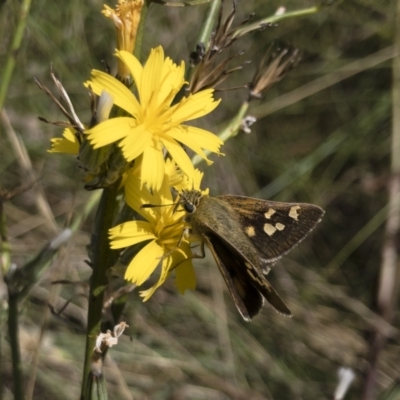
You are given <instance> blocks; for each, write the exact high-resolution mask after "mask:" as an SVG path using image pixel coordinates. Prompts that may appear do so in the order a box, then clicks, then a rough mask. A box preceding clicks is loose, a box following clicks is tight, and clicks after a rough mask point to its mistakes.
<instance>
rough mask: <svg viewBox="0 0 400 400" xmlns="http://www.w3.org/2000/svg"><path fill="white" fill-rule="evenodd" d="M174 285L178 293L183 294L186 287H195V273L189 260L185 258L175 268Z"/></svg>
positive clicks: (191, 288) (190, 288)
mask: <svg viewBox="0 0 400 400" xmlns="http://www.w3.org/2000/svg"><path fill="white" fill-rule="evenodd" d="M175 274H176V277H175V285H176V287H177V289H178V291H179V293H181V294H184V293H185V291H186V290H187V289H189V290H194V289H196V274H195V272H194V268H193V264H192V262H191V260H186V261H184V262H183V263H182V264H180V265H178V266H177V267H176V269H175Z"/></svg>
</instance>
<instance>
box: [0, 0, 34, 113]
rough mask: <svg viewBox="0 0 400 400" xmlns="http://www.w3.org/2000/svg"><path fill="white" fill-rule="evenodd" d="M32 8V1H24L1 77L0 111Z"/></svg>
mask: <svg viewBox="0 0 400 400" xmlns="http://www.w3.org/2000/svg"><path fill="white" fill-rule="evenodd" d="M30 7H31V0H23V2H22V6H21V12H20V14H19V18H18V25H17V29H16V30H15V34H14V38H13V41H12V43H11V47H10V49H9V52H8V56H7V60H6V62H5V66H4V69H3V73H2V74H1V76H0V111H1V110H2V109H3V106H4V101H5V98H6V94H7V91H8V87H9V85H10V81H11V76H12V73H13V71H14V67H15V63H16V58H17V54H18V49H19V48H20V46H21V42H22V38H23V37H24V31H25V27H26V21H27V17H28V14H29V9H30Z"/></svg>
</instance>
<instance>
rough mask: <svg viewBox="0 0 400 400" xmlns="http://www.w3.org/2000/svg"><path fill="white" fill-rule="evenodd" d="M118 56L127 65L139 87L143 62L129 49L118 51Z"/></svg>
mask: <svg viewBox="0 0 400 400" xmlns="http://www.w3.org/2000/svg"><path fill="white" fill-rule="evenodd" d="M116 56H117V57H118V58H119V59H120V60H121V61H123V62H124V64H125V65H126V66H127V68H128V69H129V72H130V73H131V76H132V78H133V80H134V81H135V85H136V87H139V84H140V82H141V80H142V73H143V67H142V64H140V62H139V60H138V59H137V58H136V57H135V56H134V55H133V54H132V53H129V52H127V51H117V52H116Z"/></svg>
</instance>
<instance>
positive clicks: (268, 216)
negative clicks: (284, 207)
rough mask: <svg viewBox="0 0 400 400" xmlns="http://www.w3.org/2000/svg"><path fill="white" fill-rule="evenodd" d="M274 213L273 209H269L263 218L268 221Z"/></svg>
mask: <svg viewBox="0 0 400 400" xmlns="http://www.w3.org/2000/svg"><path fill="white" fill-rule="evenodd" d="M275 213H276V211H275V210H274V209H273V208H270V209H269V210H268V211H267V212H266V213H265V214H264V216H265V218H267V219H270V218H271V217H272V216H273V215H274V214H275Z"/></svg>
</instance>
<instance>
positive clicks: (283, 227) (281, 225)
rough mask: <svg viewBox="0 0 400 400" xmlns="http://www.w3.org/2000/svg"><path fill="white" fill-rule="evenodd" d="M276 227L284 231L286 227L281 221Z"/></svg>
mask: <svg viewBox="0 0 400 400" xmlns="http://www.w3.org/2000/svg"><path fill="white" fill-rule="evenodd" d="M275 228H276V229H278V231H283V230H284V229H285V225H283V224H281V223H280V222H278V223H277V224H276V225H275Z"/></svg>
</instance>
